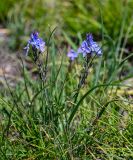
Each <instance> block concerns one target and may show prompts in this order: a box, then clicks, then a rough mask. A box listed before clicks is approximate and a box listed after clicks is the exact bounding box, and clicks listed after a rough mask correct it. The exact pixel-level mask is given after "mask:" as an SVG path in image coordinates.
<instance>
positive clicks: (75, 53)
mask: <svg viewBox="0 0 133 160" xmlns="http://www.w3.org/2000/svg"><path fill="white" fill-rule="evenodd" d="M67 56H68V57H69V58H70V60H72V61H73V60H74V59H75V58H76V57H78V53H77V52H75V51H74V50H73V49H70V51H69V52H68V54H67Z"/></svg>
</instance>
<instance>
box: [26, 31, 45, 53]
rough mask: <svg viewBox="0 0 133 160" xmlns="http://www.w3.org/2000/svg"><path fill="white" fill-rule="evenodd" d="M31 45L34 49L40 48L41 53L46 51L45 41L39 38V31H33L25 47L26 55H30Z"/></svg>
mask: <svg viewBox="0 0 133 160" xmlns="http://www.w3.org/2000/svg"><path fill="white" fill-rule="evenodd" d="M30 45H31V46H32V49H33V51H35V50H38V51H39V52H40V53H42V52H44V51H45V42H44V41H43V40H42V39H41V38H39V36H38V32H33V33H32V34H31V36H30V40H29V41H28V44H27V46H26V47H25V48H24V50H25V51H26V55H28V52H29V49H30Z"/></svg>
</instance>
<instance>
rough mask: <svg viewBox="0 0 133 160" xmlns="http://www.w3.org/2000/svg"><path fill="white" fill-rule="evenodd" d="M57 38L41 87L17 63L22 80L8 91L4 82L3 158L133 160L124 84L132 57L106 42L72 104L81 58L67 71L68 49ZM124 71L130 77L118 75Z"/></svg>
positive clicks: (131, 115)
mask: <svg viewBox="0 0 133 160" xmlns="http://www.w3.org/2000/svg"><path fill="white" fill-rule="evenodd" d="M55 39H56V37H54V35H53V36H52V37H51V40H50V43H49V44H50V46H49V49H48V50H47V51H48V52H49V61H48V73H47V81H46V82H45V83H44V82H42V81H41V80H40V79H39V78H38V79H37V80H34V79H33V78H32V77H31V74H29V72H28V71H27V70H26V68H25V67H24V65H23V63H22V61H23V60H22V59H21V60H20V63H21V64H22V66H23V67H22V68H23V81H21V82H19V84H18V85H17V86H16V88H10V86H9V85H8V80H7V81H6V83H7V89H6V90H4V91H3V92H1V98H0V106H1V107H0V110H1V126H0V131H1V135H0V143H1V148H0V149H1V150H0V154H1V158H2V159H110V160H111V159H117V160H119V159H120V160H121V159H133V154H132V153H133V149H132V148H133V144H132V142H133V138H132V137H133V132H132V131H133V129H132V128H133V125H132V124H133V108H132V107H133V101H132V99H131V98H130V95H129V94H128V88H129V87H128V86H129V84H127V83H126V81H127V80H128V79H130V78H132V77H133V73H132V71H131V70H130V67H129V66H127V64H128V65H129V63H128V58H130V57H131V56H133V54H132V53H130V55H129V56H127V57H123V56H122V59H120V57H121V54H118V53H117V52H118V51H119V52H120V48H119V49H117V50H116V51H115V49H116V48H117V47H115V46H114V47H113V44H115V45H116V46H118V44H116V43H115V42H114V43H113V44H112V46H110V45H108V43H109V42H108V41H107V44H106V45H104V46H103V56H102V57H100V58H96V59H95V60H94V61H93V66H92V67H91V68H90V73H89V76H88V78H87V81H86V84H85V86H84V87H82V88H81V90H80V91H79V95H78V98H77V99H76V101H75V100H74V99H75V98H74V95H75V93H76V89H77V85H78V81H79V77H80V74H81V71H82V67H83V63H84V59H83V58H82V57H79V58H78V59H77V60H76V61H75V62H74V63H73V64H72V67H71V70H70V71H69V72H67V71H68V65H69V61H68V59H67V58H66V55H65V54H66V49H65V48H64V49H63V48H62V49H59V48H58V45H59V44H58V43H57V41H56V40H55ZM67 39H68V40H69V42H70V43H71V39H70V38H69V37H67ZM120 41H121V39H120ZM102 43H104V42H102ZM75 47H76V46H75ZM108 48H109V49H108ZM44 55H46V53H45V54H44ZM43 58H44V61H45V58H46V56H44V57H42V58H41V59H43ZM44 65H45V63H44ZM124 68H127V69H128V75H126V76H121V77H120V74H121V70H122V69H123V70H124ZM69 69H70V68H69ZM5 80H6V79H5Z"/></svg>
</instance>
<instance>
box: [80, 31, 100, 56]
mask: <svg viewBox="0 0 133 160" xmlns="http://www.w3.org/2000/svg"><path fill="white" fill-rule="evenodd" d="M94 52H95V53H96V54H97V55H98V56H100V55H102V50H101V48H100V46H99V45H98V44H97V43H96V42H95V41H94V40H93V36H92V34H87V36H86V40H84V41H83V42H82V43H81V46H80V47H79V49H78V53H82V54H83V57H85V56H86V54H88V53H90V54H93V53H94Z"/></svg>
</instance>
